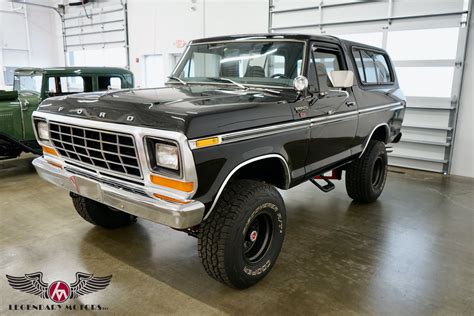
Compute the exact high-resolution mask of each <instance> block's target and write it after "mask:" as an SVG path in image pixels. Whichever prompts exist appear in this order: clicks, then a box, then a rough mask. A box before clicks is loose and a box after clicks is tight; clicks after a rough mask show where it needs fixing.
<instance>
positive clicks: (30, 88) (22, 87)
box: [13, 75, 43, 94]
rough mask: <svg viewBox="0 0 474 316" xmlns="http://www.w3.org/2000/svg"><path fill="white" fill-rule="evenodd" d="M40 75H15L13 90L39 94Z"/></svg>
mask: <svg viewBox="0 0 474 316" xmlns="http://www.w3.org/2000/svg"><path fill="white" fill-rule="evenodd" d="M42 81H43V76H42V75H15V80H14V82H13V90H16V91H18V92H34V93H38V94H39V93H41V83H42Z"/></svg>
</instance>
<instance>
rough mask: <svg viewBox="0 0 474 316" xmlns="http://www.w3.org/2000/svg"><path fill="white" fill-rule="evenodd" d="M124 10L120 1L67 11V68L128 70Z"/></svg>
mask: <svg viewBox="0 0 474 316" xmlns="http://www.w3.org/2000/svg"><path fill="white" fill-rule="evenodd" d="M127 34H128V33H127V6H126V3H123V4H122V3H121V1H118V0H117V1H108V2H107V3H105V4H103V3H99V2H97V3H92V4H88V5H85V6H70V7H66V14H65V16H64V23H63V37H64V50H65V54H66V64H67V66H115V67H128V65H129V58H128V35H127Z"/></svg>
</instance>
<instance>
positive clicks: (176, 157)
mask: <svg viewBox="0 0 474 316" xmlns="http://www.w3.org/2000/svg"><path fill="white" fill-rule="evenodd" d="M146 147H147V152H148V158H149V161H150V168H151V170H153V171H154V172H156V173H165V174H166V173H171V175H172V176H174V177H175V176H181V172H180V152H179V147H178V144H176V143H175V142H173V141H168V140H164V139H159V138H152V137H147V138H146Z"/></svg>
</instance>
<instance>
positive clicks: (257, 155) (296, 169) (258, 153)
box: [193, 127, 309, 204]
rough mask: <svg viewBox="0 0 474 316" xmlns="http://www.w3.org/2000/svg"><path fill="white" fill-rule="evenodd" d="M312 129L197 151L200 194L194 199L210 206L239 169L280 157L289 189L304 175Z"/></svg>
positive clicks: (196, 159) (195, 155) (291, 131)
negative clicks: (262, 160)
mask: <svg viewBox="0 0 474 316" xmlns="http://www.w3.org/2000/svg"><path fill="white" fill-rule="evenodd" d="M308 140H309V128H307V127H302V128H300V129H296V130H290V131H283V132H281V133H277V134H274V135H268V136H262V137H258V138H253V139H248V140H243V141H237V142H232V143H228V144H221V145H217V146H212V147H207V148H201V149H194V150H193V156H194V161H195V163H196V172H197V176H198V182H199V185H198V191H197V192H196V194H195V196H194V199H196V200H199V201H201V202H203V203H205V204H208V203H210V202H212V201H214V200H217V198H218V193H219V192H222V190H223V189H224V187H225V185H226V183H227V181H228V180H229V179H230V177H231V176H232V174H234V173H235V172H236V171H237V170H238V169H239V168H240V167H242V166H244V165H247V164H248V163H251V162H254V161H257V160H261V159H268V158H279V159H280V160H281V161H282V163H284V165H285V168H286V171H285V172H286V173H287V175H285V176H286V177H287V183H286V188H288V187H290V186H291V184H292V183H293V182H295V181H297V180H299V179H300V178H301V177H303V176H304V164H305V160H306V156H307V150H308Z"/></svg>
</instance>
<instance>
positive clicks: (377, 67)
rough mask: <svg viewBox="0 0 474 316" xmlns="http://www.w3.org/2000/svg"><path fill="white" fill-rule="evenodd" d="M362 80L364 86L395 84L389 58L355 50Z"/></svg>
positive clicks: (355, 57)
mask: <svg viewBox="0 0 474 316" xmlns="http://www.w3.org/2000/svg"><path fill="white" fill-rule="evenodd" d="M353 55H354V60H355V62H356V65H357V71H358V73H359V77H360V80H361V81H362V83H364V84H388V83H391V82H393V80H392V74H391V72H390V68H389V66H388V62H387V58H386V57H385V56H384V55H383V54H380V53H376V52H371V51H368V50H363V49H353Z"/></svg>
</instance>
